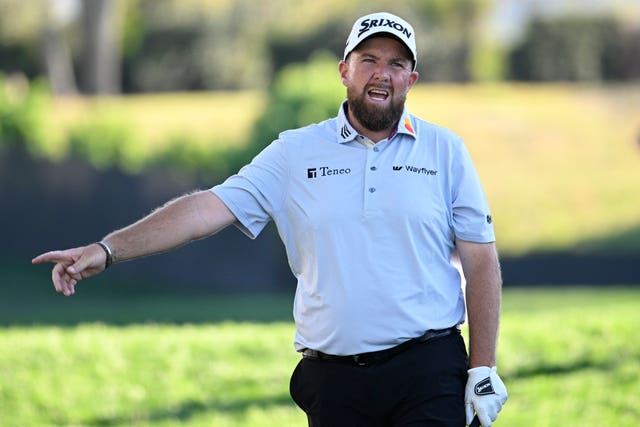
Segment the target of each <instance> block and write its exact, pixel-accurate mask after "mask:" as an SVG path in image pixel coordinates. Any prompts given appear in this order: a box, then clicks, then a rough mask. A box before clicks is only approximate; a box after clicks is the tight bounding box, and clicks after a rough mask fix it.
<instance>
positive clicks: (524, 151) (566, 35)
mask: <svg viewBox="0 0 640 427" xmlns="http://www.w3.org/2000/svg"><path fill="white" fill-rule="evenodd" d="M382 9H388V10H390V11H392V12H394V13H396V14H399V15H401V16H405V17H408V19H409V20H410V21H411V22H413V25H414V27H415V30H416V33H417V39H418V49H419V61H418V71H419V72H420V85H419V86H418V87H416V88H415V90H414V91H412V93H411V94H410V97H409V101H408V102H409V106H410V108H411V111H412V112H413V113H414V114H417V115H419V116H422V117H423V118H425V119H427V120H429V121H432V122H435V123H438V124H441V125H444V126H447V127H450V128H451V129H453V130H454V131H456V132H458V133H459V134H460V135H461V136H463V138H464V139H465V140H466V142H467V145H468V146H469V149H470V151H471V153H472V155H473V157H474V160H475V161H476V166H477V168H478V170H479V173H480V175H481V177H482V179H483V181H484V184H485V187H486V191H487V194H488V197H489V200H490V202H491V205H492V208H493V211H494V212H493V216H494V218H495V224H496V230H497V235H498V243H499V248H500V251H501V254H502V257H503V267H504V273H505V284H506V285H507V286H509V285H524V284H539V283H550V282H553V283H558V284H607V283H635V282H637V281H638V280H637V279H638V277H639V276H640V271H639V267H638V266H639V265H640V263H639V262H638V260H639V256H640V203H638V200H639V198H640V197H639V196H640V190H639V189H638V184H639V183H640V167H638V166H639V162H640V85H639V82H640V4H639V3H638V2H636V1H632V0H629V1H624V0H619V1H613V0H609V1H604V0H601V1H600V0H592V1H589V2H582V1H571V0H565V1H533V0H531V1H516V0H455V1H454V0H423V1H418V0H413V1H404V2H401V3H400V2H398V4H394V5H393V6H390V5H389V4H388V2H384V1H376V0H366V1H351V2H343V1H341V0H335V1H323V2H316V1H300V0H296V1H290V0H273V1H270V2H255V1H250V0H236V1H231V0H191V1H172V0H153V1H151V0H129V1H123V0H83V1H81V0H49V1H47V0H37V1H36V0H34V1H28V2H24V1H19V0H0V205H1V206H2V218H3V221H2V225H1V227H2V235H3V238H4V244H3V245H2V246H1V247H0V263H2V265H4V266H6V268H7V269H9V268H20V267H22V266H24V265H25V264H26V263H27V262H28V260H29V259H30V258H31V257H32V256H33V255H35V254H37V253H39V252H41V251H45V250H50V249H54V248H63V247H68V246H74V245H80V244H84V243H86V242H90V241H93V240H97V239H99V238H100V237H102V236H103V235H104V234H106V233H108V232H109V231H111V230H113V229H115V228H119V227H121V226H124V225H126V224H129V223H130V222H132V221H134V220H136V219H138V218H140V217H141V216H143V215H145V214H146V213H148V212H149V211H150V210H152V209H153V208H155V207H157V206H158V205H160V204H162V203H164V202H165V201H166V200H168V199H170V198H172V197H175V196H177V195H180V194H182V193H184V192H186V191H189V190H192V189H195V188H207V187H210V186H213V185H215V184H217V183H219V182H221V181H222V180H223V179H224V178H225V177H227V176H229V175H230V174H233V173H234V172H236V171H237V170H238V168H239V167H241V166H242V165H243V164H245V163H246V162H248V161H250V159H251V158H252V157H253V156H254V155H255V154H256V153H257V152H259V150H260V149H261V148H263V147H264V146H266V145H267V144H268V143H269V142H270V141H271V140H273V139H274V138H276V137H277V135H278V132H279V131H282V130H284V129H288V128H291V127H297V126H303V125H306V124H308V123H311V122H315V121H319V120H323V119H325V118H328V117H331V116H333V115H335V114H336V111H337V106H338V105H339V102H340V101H341V100H342V99H343V97H344V96H345V93H344V90H343V88H342V87H341V84H340V82H339V79H338V75H337V65H336V63H337V61H338V59H339V58H340V56H341V52H342V50H343V46H344V43H345V39H346V35H347V34H348V32H349V29H350V25H351V23H352V21H353V19H354V18H355V17H357V16H359V15H361V14H364V13H368V12H370V11H372V10H382ZM249 265H250V266H251V267H250V268H247V267H248V266H249ZM112 274H113V276H112V278H114V279H115V278H121V277H126V278H129V279H132V280H145V281H149V282H158V283H160V282H162V283H167V284H175V283H179V284H180V286H184V287H199V288H207V289H225V290H239V289H254V288H260V289H276V288H280V289H291V286H292V284H293V279H292V277H291V275H290V273H289V271H288V267H287V264H286V260H285V257H284V251H283V248H282V245H281V243H280V241H279V239H278V237H277V234H276V233H275V231H274V230H273V228H271V229H268V230H267V231H266V232H265V233H263V235H262V236H260V237H259V238H258V239H257V241H256V242H251V241H249V240H248V239H246V238H245V237H244V236H243V235H241V233H239V232H237V231H236V230H226V231H224V232H223V233H222V234H221V236H219V237H217V238H215V239H208V240H206V241H202V242H198V243H196V244H194V245H191V246H189V247H186V248H183V249H180V250H178V251H176V252H174V253H171V254H166V255H161V256H159V257H155V258H153V259H148V260H141V261H139V262H136V263H130V264H126V265H123V266H119V267H118V268H116V269H114V270H113V273H112Z"/></svg>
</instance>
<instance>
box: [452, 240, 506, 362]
mask: <svg viewBox="0 0 640 427" xmlns="http://www.w3.org/2000/svg"><path fill="white" fill-rule="evenodd" d="M456 247H457V249H458V253H459V256H460V263H461V264H462V271H463V273H464V276H465V279H466V281H467V287H466V296H467V313H468V320H469V367H470V368H475V367H478V366H496V347H497V341H498V327H499V323H500V301H501V294H502V276H501V274H500V264H499V261H498V253H497V250H496V246H495V244H494V243H473V242H468V241H464V240H460V239H456Z"/></svg>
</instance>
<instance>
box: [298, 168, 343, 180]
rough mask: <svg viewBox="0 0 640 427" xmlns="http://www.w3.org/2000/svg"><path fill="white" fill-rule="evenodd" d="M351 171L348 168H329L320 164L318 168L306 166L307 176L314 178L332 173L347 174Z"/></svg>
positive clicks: (331, 174)
mask: <svg viewBox="0 0 640 427" xmlns="http://www.w3.org/2000/svg"><path fill="white" fill-rule="evenodd" d="M350 173H351V169H350V168H337V169H336V168H330V167H329V166H321V167H319V168H308V169H307V178H309V179H314V178H320V177H323V176H333V175H349V174H350Z"/></svg>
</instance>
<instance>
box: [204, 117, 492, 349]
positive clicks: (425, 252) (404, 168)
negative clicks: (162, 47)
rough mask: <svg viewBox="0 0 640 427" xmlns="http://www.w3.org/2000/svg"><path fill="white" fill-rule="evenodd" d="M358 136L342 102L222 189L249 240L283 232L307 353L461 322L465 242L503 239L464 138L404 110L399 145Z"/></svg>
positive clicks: (390, 341)
mask: <svg viewBox="0 0 640 427" xmlns="http://www.w3.org/2000/svg"><path fill="white" fill-rule="evenodd" d="M359 138H362V137H361V136H359V135H358V133H357V132H356V131H355V129H354V128H353V127H352V126H351V125H350V123H349V122H348V120H347V118H346V115H345V113H344V104H343V107H342V108H340V112H339V113H338V116H337V117H335V118H333V119H330V120H326V121H324V122H322V123H319V124H314V125H310V126H307V127H304V128H301V129H296V130H290V131H286V132H283V133H282V134H280V136H279V138H278V139H277V140H276V141H274V142H273V143H271V145H269V146H268V147H266V148H265V149H264V150H263V151H262V152H261V153H260V154H258V155H257V156H256V157H255V158H254V159H253V161H252V162H251V163H250V164H249V165H247V166H245V167H243V168H242V169H241V170H240V171H239V172H238V174H237V175H233V176H231V177H229V178H228V179H227V180H226V181H225V182H224V183H223V184H221V185H218V186H215V187H213V188H212V191H213V192H214V193H215V194H216V195H218V197H220V199H222V201H223V202H224V203H225V204H226V205H227V206H228V207H229V209H230V210H231V211H232V212H233V214H234V215H235V216H236V217H237V219H238V227H239V228H240V229H241V230H242V231H243V232H244V233H246V234H247V235H248V236H249V237H251V238H255V237H256V236H257V235H258V234H259V233H260V232H261V230H262V229H263V228H264V227H265V225H266V224H267V223H268V222H269V221H270V220H273V221H274V222H275V224H276V226H277V229H278V233H279V235H280V237H281V239H282V241H283V242H284V245H285V247H286V252H287V257H288V260H289V265H290V267H291V270H292V271H293V273H294V275H295V277H296V278H297V281H298V283H297V288H296V295H295V302H294V319H295V324H296V336H295V347H296V349H297V350H301V349H303V348H311V349H315V350H319V351H322V352H325V353H329V354H335V355H345V354H358V353H363V352H369V351H377V350H382V349H385V348H388V347H392V346H394V345H397V344H400V343H402V342H404V341H406V340H408V339H410V338H413V337H417V336H420V335H422V333H423V332H424V331H426V330H428V329H441V328H447V327H450V326H454V325H457V324H460V323H462V322H463V321H464V316H465V308H464V300H463V294H462V289H461V286H460V276H459V274H458V271H457V270H456V268H455V267H453V266H452V265H451V263H450V257H451V253H452V251H453V250H454V238H455V237H456V236H457V237H458V238H460V239H462V240H467V241H472V242H492V241H494V231H493V225H492V223H491V216H490V213H489V207H488V203H487V200H486V197H485V195H484V192H483V189H482V187H481V184H480V181H479V179H478V176H477V173H476V171H475V168H474V166H473V164H472V162H471V159H470V157H469V154H468V152H467V150H466V148H465V146H464V144H463V142H462V140H461V139H460V138H459V137H458V136H456V135H455V134H454V133H452V132H451V131H449V130H447V129H445V128H442V127H439V126H436V125H434V124H431V123H428V122H426V121H424V120H421V119H419V118H417V117H415V116H412V115H410V114H409V113H408V112H407V111H406V109H405V111H404V113H403V116H402V118H401V120H400V122H399V124H398V130H397V132H396V133H395V134H394V135H393V136H392V137H391V138H390V139H387V140H383V141H380V142H378V143H377V144H375V145H374V146H373V147H369V148H367V147H366V146H365V145H363V144H361V143H360V142H359ZM249 262H250V260H249Z"/></svg>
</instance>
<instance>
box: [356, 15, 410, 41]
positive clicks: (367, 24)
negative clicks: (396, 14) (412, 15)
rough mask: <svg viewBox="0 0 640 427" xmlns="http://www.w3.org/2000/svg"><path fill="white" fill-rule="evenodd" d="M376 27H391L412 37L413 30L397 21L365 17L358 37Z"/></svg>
mask: <svg viewBox="0 0 640 427" xmlns="http://www.w3.org/2000/svg"><path fill="white" fill-rule="evenodd" d="M374 27H389V28H393V29H394V30H396V31H398V32H400V33H402V34H404V35H405V36H406V37H407V38H411V31H409V30H408V29H407V28H405V27H404V26H403V25H402V24H400V23H398V22H395V21H393V20H391V19H365V20H364V21H362V23H360V31H358V37H360V36H361V35H363V34H364V33H366V32H367V31H369V30H370V29H371V28H374Z"/></svg>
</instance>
